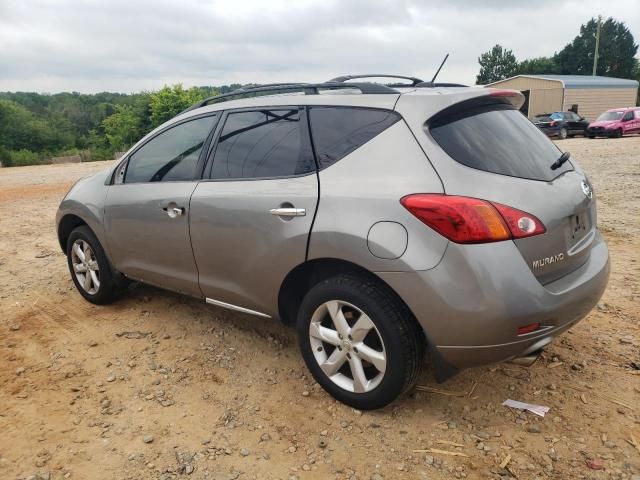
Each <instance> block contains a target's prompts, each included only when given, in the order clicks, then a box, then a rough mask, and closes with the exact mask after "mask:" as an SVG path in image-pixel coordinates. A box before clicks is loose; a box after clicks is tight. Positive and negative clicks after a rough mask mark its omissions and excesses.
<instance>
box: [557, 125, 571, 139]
mask: <svg viewBox="0 0 640 480" xmlns="http://www.w3.org/2000/svg"><path fill="white" fill-rule="evenodd" d="M559 136H560V138H561V139H562V140H565V139H566V138H567V137H568V136H569V134H568V132H567V129H566V128H564V127H562V128H561V129H560V133H559Z"/></svg>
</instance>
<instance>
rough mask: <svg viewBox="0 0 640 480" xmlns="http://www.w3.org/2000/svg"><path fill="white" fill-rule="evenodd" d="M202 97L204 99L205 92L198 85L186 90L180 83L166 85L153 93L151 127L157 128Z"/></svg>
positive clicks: (150, 107)
mask: <svg viewBox="0 0 640 480" xmlns="http://www.w3.org/2000/svg"><path fill="white" fill-rule="evenodd" d="M202 99H204V93H203V92H202V91H201V90H200V89H198V88H197V87H192V88H190V89H189V90H185V89H184V88H182V85H180V84H178V85H173V86H172V87H169V86H166V85H165V86H164V88H162V89H161V90H159V91H157V92H155V93H152V94H151V99H150V102H149V109H150V111H151V127H152V128H155V127H157V126H158V125H161V124H163V123H164V122H166V121H167V120H169V119H170V118H173V117H175V116H176V115H177V114H179V113H180V112H181V111H183V110H185V109H186V108H189V107H190V106H191V105H193V104H194V103H196V102H197V101H199V100H202Z"/></svg>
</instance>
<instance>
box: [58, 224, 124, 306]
mask: <svg viewBox="0 0 640 480" xmlns="http://www.w3.org/2000/svg"><path fill="white" fill-rule="evenodd" d="M67 264H68V266H69V272H70V273H71V279H72V280H73V283H74V284H75V286H76V288H77V289H78V292H80V295H82V296H83V297H84V298H85V299H86V300H88V301H89V302H91V303H95V304H97V305H104V304H106V303H110V302H111V301H112V300H113V298H114V296H115V293H116V289H117V285H116V283H115V282H114V275H113V271H112V270H111V265H110V264H109V261H108V260H107V256H106V255H105V253H104V250H103V248H102V245H100V242H99V241H98V239H97V238H96V236H95V235H94V233H93V232H92V231H91V229H90V228H89V227H86V226H81V227H78V228H76V229H75V230H73V232H71V235H69V239H68V240H67Z"/></svg>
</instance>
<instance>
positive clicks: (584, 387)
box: [0, 137, 640, 480]
mask: <svg viewBox="0 0 640 480" xmlns="http://www.w3.org/2000/svg"><path fill="white" fill-rule="evenodd" d="M560 146H561V148H563V149H566V150H569V151H571V152H572V154H573V156H574V157H575V158H577V159H578V160H579V161H580V163H581V165H582V166H583V167H584V168H585V169H586V171H587V172H588V173H589V175H590V178H591V180H592V183H593V185H594V187H595V191H596V194H597V196H598V200H599V225H600V228H601V229H602V231H603V232H604V235H605V237H606V239H607V241H608V243H609V247H610V250H611V259H612V274H611V280H610V283H609V287H608V289H607V291H606V293H605V295H604V297H603V299H602V300H601V302H600V304H599V305H598V307H597V308H596V309H595V310H594V311H593V312H592V313H591V314H590V315H589V316H588V317H587V318H586V319H585V320H584V321H582V322H581V323H579V324H578V325H577V326H575V327H574V328H573V329H572V330H571V331H569V332H568V333H566V334H565V335H563V336H562V337H560V338H558V339H557V340H556V341H555V342H554V343H553V344H552V345H551V346H550V347H548V349H547V351H546V353H545V354H544V356H543V357H542V358H541V359H540V360H539V361H538V362H537V363H536V364H534V365H533V366H532V367H530V368H524V367H519V366H516V365H513V364H504V365H494V366H489V367H484V368H477V369H472V370H468V371H464V372H462V373H460V374H459V375H458V376H457V377H455V378H453V379H452V380H450V381H448V382H447V383H445V384H442V385H438V384H436V383H435V381H434V380H433V379H432V374H431V372H430V371H429V368H426V369H425V371H424V372H423V374H422V376H421V378H420V381H419V385H422V386H426V387H428V388H431V389H438V390H439V391H440V392H438V393H433V392H426V391H417V390H416V391H413V392H410V393H409V394H407V395H406V396H404V397H403V398H401V399H400V400H398V401H397V402H395V403H394V404H392V405H391V406H389V407H387V408H385V409H383V410H379V411H375V412H359V411H355V410H353V409H351V408H348V407H346V406H344V405H341V404H339V403H337V402H335V401H334V400H332V399H331V398H330V397H329V396H328V395H327V394H325V393H324V392H323V391H322V390H321V389H320V388H319V387H318V386H317V385H315V384H314V382H313V380H312V378H311V377H310V375H309V374H308V373H307V370H306V368H305V366H304V364H303V362H302V359H301V357H300V355H299V354H298V348H297V345H296V339H295V334H294V332H293V331H292V330H290V329H287V328H285V327H283V326H281V325H280V324H278V323H277V322H276V321H270V320H264V319H258V318H255V317H249V316H245V315H241V314H237V313H233V312H229V311H226V310H221V309H218V308H215V307H212V306H207V305H205V304H204V302H201V301H198V300H195V299H191V298H186V297H181V296H179V295H176V294H173V293H168V292H165V291H162V290H158V289H155V288H152V287H147V286H143V285H139V286H137V287H135V288H134V289H132V291H130V292H129V293H128V294H127V295H126V296H124V297H123V298H122V299H121V300H119V301H118V302H117V303H115V304H113V305H110V306H105V307H98V306H93V305H91V304H89V303H87V302H85V301H84V300H83V299H82V297H81V296H80V295H79V294H78V293H77V292H76V291H75V289H74V287H73V284H72V282H71V280H70V277H69V274H68V271H67V266H66V262H65V257H64V255H63V254H62V253H61V251H60V249H59V247H58V244H57V239H56V235H55V231H54V215H55V211H56V208H57V205H58V203H59V201H60V200H61V199H62V197H63V196H64V194H65V192H66V191H67V190H68V188H69V187H70V186H71V185H72V183H73V182H74V181H75V180H76V179H77V178H79V177H81V176H84V175H87V174H89V173H92V172H95V171H97V170H99V169H103V168H105V167H106V166H107V164H106V163H104V162H103V163H87V164H68V165H55V166H53V165H51V166H40V167H23V168H6V169H0V207H1V208H0V478H1V479H26V478H31V479H59V478H73V479H164V480H166V479H173V478H195V479H240V480H244V479H276V478H278V479H289V478H299V479H301V480H304V479H324V478H330V479H333V478H335V479H361V480H362V479H364V480H369V479H371V480H380V479H387V480H388V479H396V478H397V479H450V478H471V479H474V478H495V479H506V478H511V477H515V478H518V479H534V478H554V479H604V478H607V479H609V478H614V479H633V480H638V479H639V478H640V401H639V400H640V375H639V372H638V368H640V325H639V323H638V321H639V319H640V263H639V260H640V137H636V138H623V139H611V140H588V139H571V140H566V141H563V142H561V143H560ZM445 393H446V394H445ZM508 398H511V399H514V400H520V401H525V402H530V403H536V404H542V405H547V406H549V407H551V410H550V411H549V413H548V414H547V415H546V416H545V417H544V418H540V417H536V416H535V415H533V414H530V413H522V412H519V411H516V410H512V409H510V408H507V407H504V406H502V405H501V404H502V402H503V401H504V400H505V399H508ZM633 438H635V439H636V441H637V442H638V443H636V446H635V447H634V446H633V445H632V443H633ZM425 449H437V450H442V451H445V452H449V453H451V452H454V453H455V454H456V455H455V456H454V455H451V454H443V453H433V452H429V453H425V452H415V450H425ZM596 468H602V469H601V470H598V469H596Z"/></svg>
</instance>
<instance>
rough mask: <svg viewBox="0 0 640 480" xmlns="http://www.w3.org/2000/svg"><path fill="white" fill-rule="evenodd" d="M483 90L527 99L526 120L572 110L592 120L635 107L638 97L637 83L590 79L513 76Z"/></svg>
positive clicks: (525, 107) (553, 76) (634, 81)
mask: <svg viewBox="0 0 640 480" xmlns="http://www.w3.org/2000/svg"><path fill="white" fill-rule="evenodd" d="M486 86H487V87H493V88H496V87H497V88H508V89H513V90H520V91H521V92H522V93H523V94H524V95H525V97H526V99H527V100H526V101H525V104H524V105H523V107H522V111H523V113H524V114H525V115H527V116H528V117H529V118H533V117H534V116H536V115H538V114H540V113H551V112H558V111H567V110H573V111H576V112H577V113H579V114H580V115H582V116H583V117H585V118H587V120H595V119H596V117H597V116H598V115H600V114H601V113H602V112H604V111H606V110H609V109H611V108H619V107H632V106H635V104H636V99H637V96H638V82H637V81H636V80H627V79H624V78H612V77H597V76H589V75H516V76H515V77H511V78H507V79H506V80H500V81H498V82H493V83H490V84H489V85H486Z"/></svg>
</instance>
